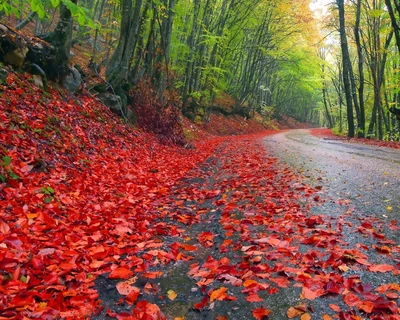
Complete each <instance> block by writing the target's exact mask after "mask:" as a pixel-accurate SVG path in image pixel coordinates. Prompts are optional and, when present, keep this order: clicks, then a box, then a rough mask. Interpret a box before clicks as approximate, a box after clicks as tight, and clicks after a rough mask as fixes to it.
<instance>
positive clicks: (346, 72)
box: [336, 0, 354, 138]
mask: <svg viewBox="0 0 400 320" xmlns="http://www.w3.org/2000/svg"><path fill="white" fill-rule="evenodd" d="M336 3H337V6H338V9H339V24H340V25H339V32H340V46H341V49H342V60H343V83H344V91H345V95H346V105H347V124H348V133H347V135H348V137H349V138H353V137H354V115H353V100H352V90H351V83H350V68H351V61H350V54H349V48H348V44H347V36H346V25H345V15H344V13H345V11H344V0H336Z"/></svg>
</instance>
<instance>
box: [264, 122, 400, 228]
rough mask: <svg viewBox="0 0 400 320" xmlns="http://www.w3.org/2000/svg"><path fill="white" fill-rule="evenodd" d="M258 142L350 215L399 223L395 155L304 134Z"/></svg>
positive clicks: (399, 168) (399, 161)
mask: <svg viewBox="0 0 400 320" xmlns="http://www.w3.org/2000/svg"><path fill="white" fill-rule="evenodd" d="M264 143H265V146H266V149H267V150H268V152H269V153H270V154H271V155H273V156H275V157H277V158H279V159H280V160H281V161H283V162H285V163H287V164H288V165H289V166H291V167H292V168H294V169H295V170H297V171H299V172H301V173H303V174H304V175H305V176H306V177H307V178H308V179H309V180H310V183H313V181H315V180H316V179H318V183H319V184H322V185H323V187H324V189H325V191H326V192H328V193H329V195H330V196H331V197H334V198H341V199H347V200H351V202H352V204H353V205H354V206H355V213H357V214H359V215H368V216H370V215H374V216H376V217H379V218H381V219H387V220H393V219H394V220H397V221H398V220H399V218H400V192H399V191H400V150H398V149H390V148H386V147H377V146H371V145H364V144H358V143H350V142H348V141H347V140H328V139H322V138H319V137H315V136H312V135H311V134H310V132H309V130H290V131H285V132H281V133H278V134H276V135H272V136H268V137H266V138H265V139H264ZM321 178H322V180H321ZM314 184H315V183H314Z"/></svg>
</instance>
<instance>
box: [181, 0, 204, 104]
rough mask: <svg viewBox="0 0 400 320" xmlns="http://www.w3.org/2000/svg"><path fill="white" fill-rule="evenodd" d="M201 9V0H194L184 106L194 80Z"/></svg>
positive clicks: (184, 88)
mask: <svg viewBox="0 0 400 320" xmlns="http://www.w3.org/2000/svg"><path fill="white" fill-rule="evenodd" d="M199 9H200V0H194V2H193V22H192V31H191V33H190V36H189V39H188V46H189V56H188V60H187V63H186V69H185V85H184V87H183V92H182V94H183V106H184V107H186V104H187V101H188V98H189V94H190V91H189V88H190V84H191V83H192V81H193V72H192V71H193V64H194V61H193V60H194V52H195V40H196V38H197V36H196V35H197V34H198V19H199Z"/></svg>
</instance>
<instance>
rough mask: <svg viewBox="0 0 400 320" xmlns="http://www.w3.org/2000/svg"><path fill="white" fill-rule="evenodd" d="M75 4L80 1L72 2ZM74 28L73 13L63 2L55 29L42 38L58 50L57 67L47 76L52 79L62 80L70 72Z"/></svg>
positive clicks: (73, 0) (74, 0)
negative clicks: (69, 60) (69, 62)
mask: <svg viewBox="0 0 400 320" xmlns="http://www.w3.org/2000/svg"><path fill="white" fill-rule="evenodd" d="M71 1H72V2H73V3H74V4H77V2H78V0H71ZM72 27H73V20H72V15H71V11H69V9H68V8H67V7H66V6H65V5H64V4H63V3H62V2H61V3H60V18H59V20H58V23H57V25H56V27H55V29H54V30H53V31H52V32H50V33H49V34H47V35H45V36H42V37H41V38H42V39H43V40H45V41H47V42H49V43H51V44H52V45H53V46H54V47H55V48H56V66H55V68H54V70H53V73H54V74H53V73H52V74H50V75H49V74H48V75H47V76H48V77H49V78H50V79H55V78H58V79H60V80H61V79H62V78H63V77H64V76H65V75H67V74H68V73H69V72H70V68H69V66H68V59H69V56H70V50H71V40H72Z"/></svg>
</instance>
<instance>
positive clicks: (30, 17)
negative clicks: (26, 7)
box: [15, 12, 37, 30]
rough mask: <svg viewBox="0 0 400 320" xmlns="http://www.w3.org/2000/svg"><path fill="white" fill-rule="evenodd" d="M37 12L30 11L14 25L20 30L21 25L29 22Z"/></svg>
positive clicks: (23, 25)
mask: <svg viewBox="0 0 400 320" xmlns="http://www.w3.org/2000/svg"><path fill="white" fill-rule="evenodd" d="M36 15H37V13H36V12H31V13H30V14H29V15H28V16H27V17H26V19H25V20H22V21H21V22H20V23H18V24H17V25H16V26H15V29H16V30H21V29H22V28H23V27H25V26H26V25H27V24H28V23H29V22H31V21H32V20H33V19H34V18H35V17H36Z"/></svg>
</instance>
